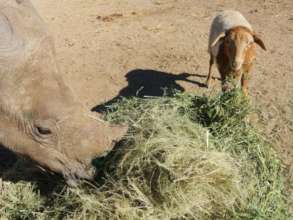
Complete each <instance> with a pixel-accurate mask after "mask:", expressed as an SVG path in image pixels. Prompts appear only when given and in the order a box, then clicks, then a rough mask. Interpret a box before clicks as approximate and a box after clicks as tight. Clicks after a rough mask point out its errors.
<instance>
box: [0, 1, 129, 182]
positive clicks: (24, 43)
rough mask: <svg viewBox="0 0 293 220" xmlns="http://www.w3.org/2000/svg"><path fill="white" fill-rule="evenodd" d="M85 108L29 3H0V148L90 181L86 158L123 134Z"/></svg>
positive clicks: (91, 170)
mask: <svg viewBox="0 0 293 220" xmlns="http://www.w3.org/2000/svg"><path fill="white" fill-rule="evenodd" d="M101 118H102V117H101V115H99V114H98V113H95V112H91V111H90V110H88V109H87V108H86V107H85V105H84V104H82V102H81V101H79V100H78V99H77V97H76V96H75V95H74V93H73V90H72V89H70V87H69V86H68V85H66V84H65V82H64V80H63V78H62V74H61V73H60V72H59V70H58V65H57V63H56V56H55V49H54V42H53V38H52V37H51V36H50V34H49V33H48V30H47V28H46V26H45V24H44V22H43V20H42V19H41V17H40V16H39V15H38V13H37V12H36V10H35V8H34V7H33V5H32V3H31V2H30V1H29V0H0V145H2V146H4V147H5V148H7V149H9V150H10V151H12V152H14V153H16V154H18V155H22V156H25V157H28V158H30V159H32V160H33V161H35V162H36V163H37V164H38V165H39V166H40V167H42V168H45V169H46V170H50V171H53V172H56V173H60V174H62V175H63V177H64V178H65V179H66V180H67V183H68V184H70V185H72V184H75V183H76V181H78V180H79V179H81V178H82V179H83V178H84V179H92V178H93V177H94V174H95V169H94V167H93V166H92V160H93V159H94V158H96V157H102V156H104V155H105V154H106V153H107V152H109V151H110V150H111V149H112V148H113V146H114V144H115V143H116V142H117V141H119V140H120V139H121V138H122V136H123V135H124V134H125V133H126V131H127V126H125V125H116V124H115V125H114V124H110V123H108V122H106V121H104V120H102V119H101Z"/></svg>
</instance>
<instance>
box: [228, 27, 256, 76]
mask: <svg viewBox="0 0 293 220" xmlns="http://www.w3.org/2000/svg"><path fill="white" fill-rule="evenodd" d="M224 48H225V53H226V55H227V56H228V58H229V66H230V68H231V69H232V70H233V71H239V70H240V69H241V67H242V65H243V64H244V63H245V60H246V57H247V53H248V51H249V50H250V49H251V48H254V38H253V35H252V33H251V31H250V30H248V29H247V28H245V27H236V28H233V29H230V30H229V31H227V33H226V36H225V39H224Z"/></svg>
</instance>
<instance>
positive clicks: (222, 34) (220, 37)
mask: <svg viewBox="0 0 293 220" xmlns="http://www.w3.org/2000/svg"><path fill="white" fill-rule="evenodd" d="M225 36H226V34H225V32H221V33H220V34H219V35H218V36H217V37H216V39H215V40H214V41H213V42H211V45H210V47H211V48H212V47H214V46H215V45H216V44H217V43H218V42H219V41H220V40H221V39H222V38H224V37H225Z"/></svg>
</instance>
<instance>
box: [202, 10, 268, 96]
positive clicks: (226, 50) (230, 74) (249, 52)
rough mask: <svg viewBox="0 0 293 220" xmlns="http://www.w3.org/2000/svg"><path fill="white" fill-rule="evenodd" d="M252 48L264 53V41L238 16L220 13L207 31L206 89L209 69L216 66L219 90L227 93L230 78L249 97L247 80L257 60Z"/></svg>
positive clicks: (230, 13)
mask: <svg viewBox="0 0 293 220" xmlns="http://www.w3.org/2000/svg"><path fill="white" fill-rule="evenodd" d="M255 44H258V45H259V46H260V47H261V48H262V49H263V50H266V47H265V45H264V43H263V41H262V40H261V39H260V37H259V36H258V35H257V34H256V33H255V32H254V31H253V29H252V27H251V25H250V23H249V22H248V21H247V20H246V19H245V17H244V16H243V15H242V14H241V13H240V12H238V11H234V10H225V11H222V12H220V13H219V14H218V15H217V16H216V17H215V18H214V19H213V22H212V25H211V28H210V34H209V46H208V52H209V54H210V63H209V73H208V77H207V82H206V85H207V87H209V86H210V85H211V81H212V67H213V64H214V63H215V62H216V63H217V67H218V70H219V72H220V75H221V81H222V90H223V91H226V90H227V89H229V84H228V82H227V80H228V79H229V78H232V79H234V81H235V82H236V84H238V85H239V84H240V81H241V87H242V91H243V93H244V94H245V95H248V78H249V77H250V72H251V69H252V66H253V62H254V60H255V56H256V52H255V48H256V47H255Z"/></svg>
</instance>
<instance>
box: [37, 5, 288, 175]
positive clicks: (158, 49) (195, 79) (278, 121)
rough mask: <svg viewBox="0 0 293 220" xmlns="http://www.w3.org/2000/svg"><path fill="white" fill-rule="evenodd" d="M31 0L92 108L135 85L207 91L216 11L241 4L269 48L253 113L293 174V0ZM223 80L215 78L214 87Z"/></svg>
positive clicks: (261, 61)
mask: <svg viewBox="0 0 293 220" xmlns="http://www.w3.org/2000/svg"><path fill="white" fill-rule="evenodd" d="M32 2H33V3H34V5H35V6H36V8H37V10H38V11H39V13H40V14H41V16H42V17H43V18H44V20H45V21H46V23H47V24H48V26H49V30H50V31H51V33H52V35H53V36H54V39H55V42H56V51H57V60H58V63H59V66H60V70H61V73H62V74H63V76H64V78H65V80H66V82H67V84H69V85H70V86H71V87H72V88H73V90H74V91H75V93H76V95H77V96H78V97H80V99H81V100H84V102H85V103H86V105H87V106H88V108H89V109H92V108H93V107H95V106H97V105H99V104H101V103H104V102H107V101H109V100H111V99H112V98H114V97H115V96H117V95H125V96H128V95H133V94H135V93H136V91H137V90H139V91H138V94H143V95H150V96H156V95H161V94H162V90H161V89H160V87H170V86H172V87H174V88H177V89H178V90H181V91H184V90H186V91H192V92H195V93H209V92H210V90H208V89H207V88H205V87H203V83H204V82H205V76H206V74H207V70H208V60H209V56H208V53H207V37H208V30H209V25H210V22H211V19H212V17H213V15H214V14H215V13H216V12H217V11H219V10H222V9H237V10H239V11H241V12H242V13H243V14H244V15H245V16H246V17H247V19H248V20H249V21H250V22H251V23H252V25H253V27H254V29H255V31H256V32H258V33H259V34H260V35H261V36H262V38H263V40H264V42H265V44H266V47H267V49H268V50H267V51H266V52H264V51H262V50H261V49H260V48H259V49H258V56H257V61H256V65H255V67H254V71H253V76H252V78H251V82H250V97H251V98H252V100H253V102H254V104H255V106H257V108H258V109H259V112H258V117H256V119H255V121H256V124H257V125H258V126H259V127H260V128H262V129H263V130H264V133H265V134H266V135H267V137H269V138H270V139H271V140H272V141H273V142H274V143H275V146H276V149H277V151H278V153H279V155H280V157H281V158H282V161H283V163H284V165H285V166H286V167H287V168H289V170H291V174H292V171H293V165H292V164H293V101H292V95H293V62H292V61H293V37H292V35H293V1H292V0H237V1H235V0H217V1H214V0H119V1H117V0H86V1H85V0H47V1H39V0H32ZM215 71H216V70H215ZM182 73H184V74H182ZM215 75H216V76H218V73H216V74H215ZM219 85H220V82H219V81H216V82H215V85H214V88H212V90H220V88H219ZM289 173H290V172H289ZM289 173H288V174H289ZM289 175H290V174H289Z"/></svg>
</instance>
